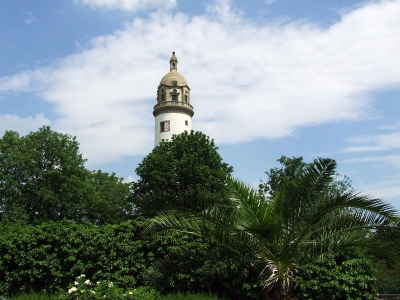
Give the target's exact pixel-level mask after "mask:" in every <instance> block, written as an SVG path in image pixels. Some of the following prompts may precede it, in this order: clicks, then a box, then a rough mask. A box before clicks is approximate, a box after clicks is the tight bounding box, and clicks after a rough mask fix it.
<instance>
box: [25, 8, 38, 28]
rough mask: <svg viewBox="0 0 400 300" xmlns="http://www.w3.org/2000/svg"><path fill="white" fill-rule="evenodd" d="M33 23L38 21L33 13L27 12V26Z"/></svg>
mask: <svg viewBox="0 0 400 300" xmlns="http://www.w3.org/2000/svg"><path fill="white" fill-rule="evenodd" d="M33 22H37V20H36V18H35V16H34V15H33V13H32V12H30V11H27V12H25V24H26V25H29V24H31V23H33Z"/></svg>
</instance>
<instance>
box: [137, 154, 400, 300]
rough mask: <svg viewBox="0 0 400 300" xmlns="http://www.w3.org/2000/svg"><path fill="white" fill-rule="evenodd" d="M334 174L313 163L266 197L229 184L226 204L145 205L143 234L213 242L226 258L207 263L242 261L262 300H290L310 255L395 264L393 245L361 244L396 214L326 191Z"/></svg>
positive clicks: (366, 199)
mask: <svg viewBox="0 0 400 300" xmlns="http://www.w3.org/2000/svg"><path fill="white" fill-rule="evenodd" d="M335 170H336V162H335V161H334V160H332V159H318V160H315V161H314V163H313V164H311V165H307V166H306V167H305V168H304V171H303V172H301V173H299V174H298V176H297V177H296V180H295V181H294V182H293V184H290V185H284V186H282V187H281V188H280V189H278V190H275V191H274V193H273V196H272V197H271V198H268V199H266V198H265V197H260V196H259V193H258V192H257V191H256V190H254V189H252V188H250V187H248V186H246V185H244V184H242V183H240V182H238V181H236V180H233V179H231V180H229V181H228V182H229V186H230V187H231V189H232V195H231V197H230V199H231V201H232V205H216V204H215V202H214V201H212V199H211V201H210V199H208V198H207V197H200V195H199V197H197V198H195V199H193V198H192V197H189V198H187V197H186V196H185V195H182V196H174V195H172V196H171V197H165V198H163V199H162V200H163V202H160V201H159V202H158V203H156V205H155V206H154V207H153V208H154V211H155V212H157V211H158V212H159V213H158V216H157V217H155V218H154V223H153V225H152V226H150V227H149V228H148V231H149V232H152V231H158V230H171V229H178V230H181V231H182V232H186V233H191V234H193V235H195V236H201V237H204V238H206V239H208V240H210V241H212V242H214V243H217V244H219V245H221V246H223V247H224V248H225V249H227V250H229V253H230V254H226V253H225V255H224V256H223V257H219V256H217V254H218V252H215V253H212V254H210V255H209V256H208V260H209V261H210V262H209V263H208V265H211V266H212V265H213V263H215V261H220V260H226V259H229V258H231V257H237V258H239V259H242V260H244V261H247V265H248V267H249V268H255V269H257V270H259V273H260V276H262V278H263V279H264V295H265V297H266V298H268V297H270V298H271V299H292V298H293V297H294V294H293V293H294V292H295V279H294V278H295V276H296V274H297V272H298V271H299V269H300V267H301V266H302V265H305V264H307V263H309V262H313V261H314V260H315V259H316V257H320V256H323V255H326V254H328V253H330V254H332V255H335V254H338V253H340V252H343V251H346V250H350V249H370V250H372V251H379V252H380V253H382V254H386V255H387V256H388V257H391V258H395V259H398V258H399V254H400V247H399V245H398V244H397V243H395V242H393V241H388V240H385V239H371V238H369V233H370V232H371V230H373V229H376V228H377V227H389V228H390V227H393V226H397V224H398V220H399V219H398V216H397V212H396V210H395V209H394V208H393V207H391V206H390V205H388V204H386V203H384V202H383V201H381V200H380V199H375V198H372V197H370V196H365V195H361V194H360V193H357V192H355V191H354V190H348V191H342V190H340V189H337V190H335V191H334V192H332V191H331V190H330V187H331V185H332V182H333V181H334V180H335V178H336V177H335V174H336V172H335ZM150 197H151V195H150ZM146 203H148V204H146V205H148V208H147V209H149V210H151V209H153V208H152V205H153V203H152V202H151V201H147V202H146ZM163 205H164V209H161V208H162V206H163ZM199 208H200V209H199ZM145 209H146V206H145ZM188 250H189V249H185V247H184V246H183V247H181V248H178V249H177V250H176V252H175V253H173V254H172V255H171V256H169V257H166V258H165V259H164V260H163V261H161V262H159V263H158V264H157V265H156V267H157V268H158V270H159V271H160V272H161V274H165V273H166V272H168V270H169V269H170V267H171V266H172V265H173V264H174V263H175V262H174V261H175V260H176V259H177V258H178V259H183V260H187V259H191V257H192V256H190V255H192V254H191V253H190V252H189V251H188ZM188 254H189V255H188ZM270 298H268V299H270Z"/></svg>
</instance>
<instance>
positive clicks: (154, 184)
mask: <svg viewBox="0 0 400 300" xmlns="http://www.w3.org/2000/svg"><path fill="white" fill-rule="evenodd" d="M217 150H218V147H216V146H215V144H214V140H210V138H209V137H208V136H206V135H205V134H203V133H201V132H193V131H191V132H190V133H188V132H184V133H181V134H179V135H174V136H173V137H172V139H171V141H170V142H162V143H160V145H159V146H157V147H155V148H154V149H153V151H152V152H151V153H150V154H148V155H147V156H146V157H145V158H144V159H143V161H142V162H141V163H140V164H139V166H138V167H137V168H136V173H137V175H139V177H140V179H139V180H138V182H136V183H135V194H136V195H142V194H146V193H149V192H153V191H167V190H174V191H186V190H202V191H207V192H208V193H212V194H221V193H223V192H224V191H225V190H226V184H225V180H226V177H227V175H229V174H231V173H232V172H233V168H232V167H231V166H229V165H228V164H227V163H224V162H223V161H222V158H221V156H220V155H219V154H218V152H217Z"/></svg>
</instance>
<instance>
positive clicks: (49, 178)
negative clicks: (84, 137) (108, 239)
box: [0, 126, 132, 224]
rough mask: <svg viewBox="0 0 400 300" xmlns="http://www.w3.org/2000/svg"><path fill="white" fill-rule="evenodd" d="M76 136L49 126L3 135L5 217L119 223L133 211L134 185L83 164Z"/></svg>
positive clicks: (0, 203)
mask: <svg viewBox="0 0 400 300" xmlns="http://www.w3.org/2000/svg"><path fill="white" fill-rule="evenodd" d="M85 161H86V160H85V159H83V158H82V154H81V153H79V143H78V142H77V140H76V137H72V136H70V135H67V134H61V133H58V132H55V131H52V130H51V129H50V127H48V126H44V127H42V128H40V129H39V130H38V131H36V132H31V133H30V134H28V135H26V136H20V135H19V134H18V133H17V132H15V131H6V132H5V134H4V136H3V137H2V138H0V219H1V220H2V221H3V222H16V221H17V222H20V223H41V222H46V221H57V222H58V221H60V220H62V219H64V218H66V219H69V220H74V221H77V222H93V223H96V224H106V223H118V222H121V221H124V220H127V219H128V218H129V217H130V215H131V214H132V204H131V203H132V201H131V200H132V199H131V194H132V191H131V189H132V185H131V184H129V183H124V182H123V181H122V179H121V178H117V177H116V176H115V174H111V175H109V174H108V173H103V172H101V171H96V172H91V171H89V170H87V169H86V168H85V166H84V164H85Z"/></svg>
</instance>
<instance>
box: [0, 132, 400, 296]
mask: <svg viewBox="0 0 400 300" xmlns="http://www.w3.org/2000/svg"><path fill="white" fill-rule="evenodd" d="M217 150H218V148H217V147H216V146H215V144H214V141H213V140H210V138H209V137H207V136H205V135H204V134H202V133H201V132H196V133H195V132H193V131H192V132H190V133H187V132H185V133H182V134H180V135H176V136H173V138H172V140H171V142H163V143H161V144H160V145H159V146H157V147H156V148H154V149H153V151H152V152H151V153H150V154H149V155H148V156H146V157H145V158H144V159H143V161H142V163H140V164H139V166H138V167H137V169H136V172H137V174H138V175H139V176H140V179H139V181H138V182H136V183H125V182H124V181H123V179H121V178H118V177H116V176H115V174H114V173H113V174H108V173H105V172H102V171H89V170H87V169H86V168H85V166H84V164H85V160H84V159H83V158H82V155H81V154H80V153H79V144H78V142H77V141H76V138H75V137H72V136H69V135H65V134H60V133H57V132H54V131H52V130H51V129H50V127H42V128H41V129H39V130H38V131H37V132H32V133H30V134H28V135H27V136H20V135H19V134H18V133H17V132H14V131H7V132H6V133H5V134H4V136H3V137H2V138H0V221H1V222H0V231H1V235H0V295H1V294H4V295H17V294H20V293H24V292H26V293H30V292H44V293H53V292H56V291H57V290H58V289H59V288H62V289H64V291H67V289H68V288H69V290H70V291H72V290H73V291H72V292H71V293H68V294H66V295H65V298H68V299H71V300H73V299H75V298H76V297H77V295H78V293H74V292H76V291H78V290H79V292H80V293H81V294H85V295H87V296H88V297H86V296H85V297H83V296H82V297H83V298H85V299H89V298H91V299H97V298H99V299H100V294H101V293H103V292H104V293H106V294H105V295H106V297H108V298H113V299H115V300H117V299H121V300H122V299H127V300H134V299H136V298H140V299H142V298H143V299H144V298H146V297H148V298H146V299H156V298H157V299H158V298H159V299H163V297H162V296H161V294H157V293H153V291H152V290H150V289H147V288H143V287H140V286H142V285H144V284H146V283H148V282H150V283H152V284H153V287H155V288H156V289H157V291H158V292H160V293H176V292H182V293H185V292H189V293H193V292H194V293H202V292H203V293H204V292H205V293H208V292H213V293H215V294H218V295H219V296H220V297H226V298H228V299H258V298H259V297H260V296H261V297H264V298H272V299H288V298H290V297H295V296H298V297H300V298H301V299H327V298H329V299H360V300H361V299H370V298H371V297H372V295H374V293H376V280H375V278H376V276H378V278H379V288H380V291H385V292H388V291H398V282H399V278H400V275H399V274H400V272H399V267H398V266H396V265H395V264H393V261H395V260H396V259H398V258H399V252H400V248H399V245H397V244H396V243H395V242H393V241H395V240H398V238H399V232H400V231H399V230H398V227H397V226H398V217H397V216H396V212H395V210H394V209H393V208H392V207H390V206H389V205H387V204H385V203H383V202H382V201H380V200H379V199H373V198H371V197H369V196H363V195H361V194H358V193H356V192H355V191H354V190H352V189H351V184H350V181H349V179H348V178H347V177H344V179H340V177H339V176H338V174H337V173H336V172H335V168H336V163H335V161H333V160H331V159H317V160H314V161H313V162H311V163H305V162H304V161H303V159H302V158H301V157H299V158H295V157H293V158H287V157H285V156H282V157H281V158H280V159H279V160H278V161H279V162H280V164H281V167H280V168H272V169H271V170H270V171H269V172H266V174H267V175H268V178H267V180H266V181H265V182H262V183H261V184H260V186H259V189H258V191H257V190H254V189H252V188H250V187H248V186H246V185H244V184H242V183H240V182H239V181H237V180H234V179H232V178H231V177H230V174H231V173H232V171H233V168H232V167H231V166H229V165H228V164H226V163H224V162H223V161H222V158H221V157H220V155H219V154H218V152H217ZM155 214H158V216H157V217H156V218H155V219H154V220H153V221H151V219H150V218H149V217H144V216H146V215H147V216H154V215H155ZM140 215H141V216H140ZM128 220H129V221H128ZM393 228H396V229H395V230H393ZM144 229H146V233H147V234H143V230H144ZM177 229H178V230H177ZM357 249H358V250H360V249H361V251H358V250H357ZM365 249H369V252H365V251H364V250H365ZM363 251H364V252H363ZM377 251H380V252H379V253H380V255H378V256H377V259H376V261H378V264H379V266H382V267H381V268H380V269H381V270H380V271H379V272H378V275H376V274H375V270H374V268H373V267H371V263H370V261H369V260H368V259H367V258H366V257H367V256H366V255H365V253H368V255H370V254H371V253H376V252H377ZM343 253H346V255H344V254H343ZM360 253H361V254H360ZM376 265H377V264H376ZM82 273H83V274H86V276H87V278H90V279H91V280H92V281H93V282H97V281H99V282H102V283H101V284H100V285H98V286H97V285H96V286H93V285H92V284H93V283H92V281H89V282H90V284H85V282H86V283H88V282H87V280H88V279H85V280H84V281H83V283H82V282H79V280H81V281H82V280H83V277H79V280H77V282H78V284H79V285H80V287H83V288H81V289H78V288H76V287H75V288H76V290H75V289H74V286H68V284H69V282H70V279H71V278H74V277H76V276H78V275H80V274H82ZM110 282H113V285H112V286H109V284H110ZM103 283H104V284H103ZM74 284H75V283H74ZM134 287H137V289H136V292H137V293H136V294H135V293H133V291H132V290H129V289H131V288H134ZM71 289H72V290H71ZM129 292H132V294H129ZM103 296H104V295H103ZM175 296H176V297H178V296H179V297H181V298H182V299H184V298H185V297H192V296H191V295H189V294H188V295H184V294H175ZM74 297H75V298H74ZM82 297H81V296H79V297H78V298H82ZM196 297H197V296H193V299H203V298H202V296H199V297H201V298H196ZM103 298H104V297H103ZM204 298H206V297H205V296H204ZM174 299H175V298H174ZM176 299H178V298H176ZM187 299H190V298H187Z"/></svg>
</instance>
